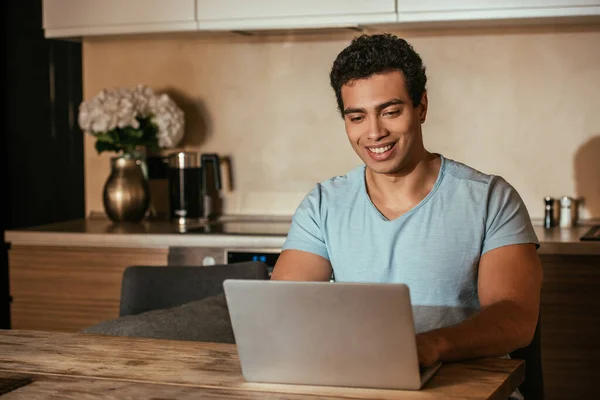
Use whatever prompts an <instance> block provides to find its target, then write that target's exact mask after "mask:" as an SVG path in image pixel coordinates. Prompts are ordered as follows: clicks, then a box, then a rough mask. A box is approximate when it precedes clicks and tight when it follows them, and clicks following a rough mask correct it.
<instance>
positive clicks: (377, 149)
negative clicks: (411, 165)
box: [369, 144, 392, 154]
mask: <svg viewBox="0 0 600 400" xmlns="http://www.w3.org/2000/svg"><path fill="white" fill-rule="evenodd" d="M391 148H392V145H391V144H388V145H387V146H384V147H374V148H369V151H370V152H372V153H376V154H381V153H385V152H386V151H388V150H389V149H391Z"/></svg>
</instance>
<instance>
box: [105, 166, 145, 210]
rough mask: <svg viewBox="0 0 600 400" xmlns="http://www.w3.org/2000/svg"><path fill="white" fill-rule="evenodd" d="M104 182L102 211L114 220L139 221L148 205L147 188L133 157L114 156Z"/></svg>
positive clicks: (139, 167)
mask: <svg viewBox="0 0 600 400" xmlns="http://www.w3.org/2000/svg"><path fill="white" fill-rule="evenodd" d="M110 167H111V172H110V176H109V177H108V180H107V181H106V183H105V184H104V191H103V199H102V200H103V202H104V210H105V211H106V214H107V215H108V217H109V218H110V219H111V220H112V221H114V222H139V221H141V220H142V219H143V218H144V216H145V215H146V211H147V210H148V207H149V206H150V187H149V185H148V181H147V180H146V178H145V176H144V173H143V172H142V163H141V161H140V160H137V159H135V158H125V157H114V158H112V159H111V160H110Z"/></svg>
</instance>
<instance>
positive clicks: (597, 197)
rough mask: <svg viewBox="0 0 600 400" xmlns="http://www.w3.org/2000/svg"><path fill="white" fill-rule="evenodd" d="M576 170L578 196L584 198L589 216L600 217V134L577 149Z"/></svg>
mask: <svg viewBox="0 0 600 400" xmlns="http://www.w3.org/2000/svg"><path fill="white" fill-rule="evenodd" d="M574 171H575V191H576V194H577V197H579V198H583V202H584V206H585V208H586V209H587V212H588V216H589V218H600V135H597V136H594V137H592V138H591V139H590V140H588V141H587V142H585V143H584V144H582V145H581V147H579V149H577V152H576V153H575V160H574Z"/></svg>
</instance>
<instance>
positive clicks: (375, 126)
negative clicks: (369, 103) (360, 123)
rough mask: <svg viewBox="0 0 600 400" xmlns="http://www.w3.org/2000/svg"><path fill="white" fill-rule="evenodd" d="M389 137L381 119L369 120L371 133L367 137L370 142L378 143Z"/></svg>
mask: <svg viewBox="0 0 600 400" xmlns="http://www.w3.org/2000/svg"><path fill="white" fill-rule="evenodd" d="M387 135H388V132H387V129H385V126H384V125H383V124H382V123H381V121H380V120H379V118H370V119H369V132H368V135H367V136H368V138H369V139H370V140H372V141H378V140H380V139H381V138H383V137H386V136H387Z"/></svg>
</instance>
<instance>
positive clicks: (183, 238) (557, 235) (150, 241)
mask: <svg viewBox="0 0 600 400" xmlns="http://www.w3.org/2000/svg"><path fill="white" fill-rule="evenodd" d="M240 218H242V219H243V220H244V221H246V222H250V223H254V222H255V223H261V222H265V221H266V222H270V223H273V222H275V223H280V224H286V223H289V222H290V220H291V217H259V216H243V217H239V216H225V217H223V218H222V220H223V221H237V220H239V219H240ZM590 228H591V225H586V226H577V227H574V228H558V227H556V228H551V229H545V228H543V227H542V226H536V225H534V229H535V232H536V234H537V236H538V239H539V241H540V249H539V253H540V254H569V255H600V241H581V240H579V238H580V237H581V236H583V234H584V233H586V232H587V231H588V230H589V229H590ZM4 240H5V241H6V242H8V243H11V244H12V245H38V246H83V247H135V248H169V247H247V248H253V247H260V248H281V247H282V246H283V243H284V241H285V235H283V234H279V235H261V234H254V235H243V234H234V235H232V234H206V233H202V234H194V233H180V232H178V230H177V226H176V225H173V224H172V223H170V222H168V221H160V220H157V221H143V222H142V223H140V224H114V223H113V222H111V221H110V220H107V219H104V218H90V219H80V220H75V221H69V222H63V223H58V224H50V225H43V226H40V227H34V228H27V229H20V230H12V231H6V233H5V237H4Z"/></svg>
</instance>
